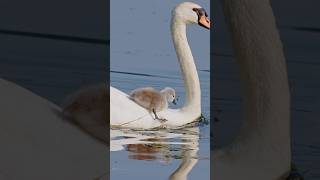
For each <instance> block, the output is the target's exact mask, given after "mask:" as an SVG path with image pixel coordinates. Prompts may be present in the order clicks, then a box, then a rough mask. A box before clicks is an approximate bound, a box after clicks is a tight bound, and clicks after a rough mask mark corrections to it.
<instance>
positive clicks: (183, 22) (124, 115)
mask: <svg viewBox="0 0 320 180" xmlns="http://www.w3.org/2000/svg"><path fill="white" fill-rule="evenodd" d="M197 11H199V12H201V13H198V12H197ZM199 14H201V15H202V16H204V15H205V14H206V13H203V9H202V8H201V7H200V6H199V5H197V4H194V3H189V2H188V3H181V4H179V5H177V6H176V7H175V9H174V10H173V11H172V19H171V32H172V38H173V44H174V47H175V49H176V53H177V56H178V60H179V64H180V68H181V72H182V76H183V79H184V84H185V90H186V100H185V104H184V106H183V107H182V108H181V109H167V110H164V111H161V112H159V116H161V117H162V118H164V119H166V120H167V121H166V122H165V123H159V122H157V121H154V119H153V117H152V116H151V115H150V114H149V113H148V111H147V110H146V109H144V108H143V107H141V106H139V105H137V104H136V103H135V102H133V101H132V100H131V99H130V98H128V95H127V94H125V93H124V92H122V91H120V90H118V89H116V88H113V87H110V125H111V126H117V127H128V128H138V129H150V128H156V127H160V126H163V125H164V126H167V127H172V128H176V127H179V126H183V125H185V124H187V123H190V122H193V121H195V120H197V119H198V118H199V117H200V115H201V91H200V83H199V77H198V73H197V69H196V66H195V64H194V60H193V56H192V53H191V50H190V47H189V45H188V41H187V36H186V28H187V25H188V24H196V23H199V24H201V23H202V24H204V26H206V27H207V28H209V27H210V23H209V21H208V20H207V18H206V17H202V16H201V17H202V18H201V17H200V16H198V15H199ZM203 18H204V19H203ZM123 109H125V110H126V111H123Z"/></svg>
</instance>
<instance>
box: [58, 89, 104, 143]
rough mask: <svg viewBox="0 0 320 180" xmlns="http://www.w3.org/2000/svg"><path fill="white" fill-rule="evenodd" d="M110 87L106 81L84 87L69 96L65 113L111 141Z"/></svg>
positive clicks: (88, 129) (64, 104) (96, 135)
mask: <svg viewBox="0 0 320 180" xmlns="http://www.w3.org/2000/svg"><path fill="white" fill-rule="evenodd" d="M108 101H109V88H108V87H107V85H106V84H105V83H101V84H97V85H93V86H89V87H84V88H81V89H79V90H77V91H76V92H74V93H72V94H70V95H69V96H67V97H66V98H65V100H64V102H63V104H62V108H63V113H64V114H65V115H68V116H71V117H72V118H73V120H74V122H76V123H77V124H78V125H79V126H80V127H81V128H83V129H84V130H86V131H88V132H89V133H90V134H91V135H93V136H95V137H96V138H98V139H99V140H102V141H104V142H109V139H108V138H107V135H108V133H106V132H107V130H108V125H109V122H108V119H109V117H108V112H107V111H108V110H109V108H108Z"/></svg>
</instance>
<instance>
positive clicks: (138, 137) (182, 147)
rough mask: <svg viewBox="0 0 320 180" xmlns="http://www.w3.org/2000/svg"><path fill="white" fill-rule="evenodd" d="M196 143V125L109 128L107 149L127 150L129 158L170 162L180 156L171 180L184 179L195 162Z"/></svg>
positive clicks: (196, 160) (197, 130)
mask: <svg viewBox="0 0 320 180" xmlns="http://www.w3.org/2000/svg"><path fill="white" fill-rule="evenodd" d="M198 145H199V128H198V127H192V128H185V129H183V130H175V131H167V130H163V131H131V130H110V151H120V150H127V151H128V152H129V158H130V159H135V160H149V161H150V160H159V161H161V162H163V163H169V162H170V161H171V160H172V159H181V163H180V165H179V167H178V168H177V169H176V170H175V171H174V172H173V173H172V174H171V175H170V176H169V179H170V180H186V179H187V176H188V174H189V173H190V171H191V170H192V168H193V167H194V166H195V164H196V163H197V162H198V156H197V152H198V149H199V148H198ZM176 153H179V154H176Z"/></svg>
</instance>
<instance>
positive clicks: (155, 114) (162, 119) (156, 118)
mask: <svg viewBox="0 0 320 180" xmlns="http://www.w3.org/2000/svg"><path fill="white" fill-rule="evenodd" d="M152 112H153V114H154V116H155V118H154V119H155V120H158V121H160V122H162V123H164V122H166V121H168V120H167V119H165V118H159V116H158V115H157V113H156V111H155V110H154V109H153V110H152Z"/></svg>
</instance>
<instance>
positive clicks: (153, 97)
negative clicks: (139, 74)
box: [130, 87, 176, 121]
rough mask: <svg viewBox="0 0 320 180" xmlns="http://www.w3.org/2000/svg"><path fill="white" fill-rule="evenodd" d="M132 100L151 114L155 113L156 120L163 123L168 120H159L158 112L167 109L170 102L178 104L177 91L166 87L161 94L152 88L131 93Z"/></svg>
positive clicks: (139, 89)
mask: <svg viewBox="0 0 320 180" xmlns="http://www.w3.org/2000/svg"><path fill="white" fill-rule="evenodd" d="M130 98H131V99H132V100H133V101H135V102H136V103H137V104H139V105H140V106H142V107H144V108H145V109H147V110H148V111H149V112H153V113H154V115H155V119H157V120H161V121H166V119H161V118H159V117H158V115H157V113H156V112H160V111H163V110H165V109H167V108H168V102H172V103H174V104H176V102H175V99H176V93H175V90H174V89H173V88H170V87H166V88H164V89H163V90H161V91H160V92H159V91H157V90H155V89H154V88H152V87H145V88H138V89H135V90H133V91H132V92H131V93H130Z"/></svg>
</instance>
